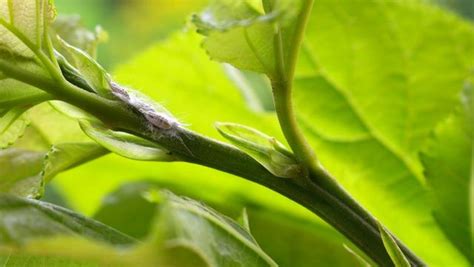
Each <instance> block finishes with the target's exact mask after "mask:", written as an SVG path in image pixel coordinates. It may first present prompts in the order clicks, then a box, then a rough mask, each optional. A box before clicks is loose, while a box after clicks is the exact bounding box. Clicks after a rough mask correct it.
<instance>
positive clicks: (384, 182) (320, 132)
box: [294, 0, 474, 266]
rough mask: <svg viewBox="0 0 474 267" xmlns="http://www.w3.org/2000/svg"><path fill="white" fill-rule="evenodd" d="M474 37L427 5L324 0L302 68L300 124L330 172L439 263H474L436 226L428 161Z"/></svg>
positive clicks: (467, 66)
mask: <svg viewBox="0 0 474 267" xmlns="http://www.w3.org/2000/svg"><path fill="white" fill-rule="evenodd" d="M413 25H417V27H413ZM473 36H474V30H473V28H472V25H470V24H469V23H466V22H464V21H461V20H460V19H458V18H456V17H453V16H451V15H449V14H444V13H443V12H441V11H440V10H437V9H435V8H432V7H429V6H425V5H420V4H414V3H408V2H407V1H370V2H369V1H351V0H337V1H332V0H331V1H329V0H323V1H319V2H318V4H317V6H315V8H314V9H313V12H312V16H311V19H310V21H309V23H308V29H307V33H306V37H305V38H306V39H305V42H304V44H303V48H302V51H301V56H300V59H299V63H298V66H297V70H296V81H295V91H294V106H295V109H296V113H297V118H298V121H299V123H300V125H301V126H302V128H303V130H304V132H305V134H306V137H307V138H309V141H310V143H311V144H312V146H313V148H314V149H315V151H316V154H317V155H318V157H319V159H320V161H321V162H322V165H323V166H324V167H325V168H326V169H327V170H328V171H329V173H331V174H332V176H333V177H335V178H336V179H337V180H338V182H340V183H341V184H342V185H343V187H344V188H346V189H347V190H348V191H349V192H350V193H351V194H352V195H353V196H354V198H355V199H356V200H357V201H359V202H360V203H361V204H362V206H364V207H366V208H367V209H368V210H369V211H370V212H371V213H372V214H374V216H375V217H376V218H378V219H379V220H380V221H381V222H382V223H383V224H384V225H385V226H386V227H387V228H388V229H390V230H391V232H393V233H394V234H395V235H396V236H397V237H399V238H400V239H401V240H402V241H403V242H404V243H405V244H406V245H407V246H408V247H409V248H411V249H412V250H414V252H415V253H416V254H417V255H419V256H420V257H421V258H422V259H423V260H425V261H426V262H427V264H429V265H440V266H450V265H461V266H462V265H467V262H466V260H465V259H464V257H463V256H462V255H461V254H460V253H459V251H457V250H456V248H455V247H454V246H453V245H452V244H450V243H449V242H448V240H447V239H446V237H445V236H444V235H443V233H442V232H441V230H440V228H439V227H438V226H437V225H436V222H435V221H434V220H433V219H432V216H431V211H430V209H429V207H430V202H429V199H428V196H427V191H426V188H424V186H423V183H424V181H425V177H423V173H422V167H421V163H420V161H419V159H418V154H419V152H420V149H421V148H422V146H423V143H424V142H425V141H426V140H427V139H428V138H429V136H430V132H431V131H432V130H433V128H434V127H435V126H436V125H437V123H439V121H440V120H442V119H443V118H444V117H446V116H447V115H448V114H449V113H450V112H451V110H452V109H453V108H454V106H455V105H456V101H457V98H458V94H459V93H460V91H461V89H462V86H463V84H464V81H465V79H466V78H467V77H468V76H469V75H470V72H471V70H472V66H473V65H472V62H471V61H470V60H469V59H466V57H465V55H469V54H473V53H474V40H473ZM453 43H456V44H457V45H456V46H453V45H452V44H453ZM439 73H443V75H439ZM388 210H390V211H391V212H387V211H388ZM425 244H436V245H435V246H433V248H432V249H429V250H427V249H426V247H425Z"/></svg>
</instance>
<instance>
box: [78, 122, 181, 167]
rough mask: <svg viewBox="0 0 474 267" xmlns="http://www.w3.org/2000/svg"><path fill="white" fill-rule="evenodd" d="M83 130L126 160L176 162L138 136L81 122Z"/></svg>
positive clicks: (164, 151) (167, 153)
mask: <svg viewBox="0 0 474 267" xmlns="http://www.w3.org/2000/svg"><path fill="white" fill-rule="evenodd" d="M80 125H81V128H82V130H83V131H84V133H86V135H87V136H89V137H90V138H91V139H92V140H94V141H96V142H97V143H98V144H100V145H102V146H103V147H105V148H107V149H108V150H110V151H112V152H114V153H116V154H118V155H120V156H122V157H126V158H130V159H135V160H143V161H174V160H175V158H174V157H173V156H172V155H171V154H170V153H169V152H168V151H166V150H164V149H162V148H161V147H159V146H157V145H155V144H154V143H152V142H150V141H147V140H145V139H142V138H140V137H138V136H134V135H131V134H127V133H123V132H115V131H112V130H109V129H107V128H106V127H104V126H103V125H100V124H98V123H91V122H87V121H81V122H80Z"/></svg>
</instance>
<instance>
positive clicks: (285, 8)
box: [193, 0, 301, 77]
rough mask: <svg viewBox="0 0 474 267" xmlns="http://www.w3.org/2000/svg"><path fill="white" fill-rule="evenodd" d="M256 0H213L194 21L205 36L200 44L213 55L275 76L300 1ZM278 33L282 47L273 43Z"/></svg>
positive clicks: (290, 42)
mask: <svg viewBox="0 0 474 267" xmlns="http://www.w3.org/2000/svg"><path fill="white" fill-rule="evenodd" d="M259 2H260V1H251V0H245V1H233V0H223V1H222V0H216V1H213V3H212V4H211V5H210V6H209V7H208V8H207V9H206V10H204V11H203V12H201V13H200V14H197V15H195V16H194V17H193V21H194V23H195V25H196V26H197V28H198V31H199V32H200V33H202V34H204V35H205V36H206V38H205V39H204V42H203V46H204V48H205V49H206V51H207V52H208V53H209V55H210V57H211V58H212V59H215V60H217V61H220V62H226V63H229V64H232V65H234V66H235V67H237V68H240V69H246V70H251V71H256V72H262V73H265V74H267V75H268V76H270V77H274V76H276V75H277V74H276V73H277V66H276V59H277V56H281V57H282V60H284V61H285V60H286V59H287V58H286V56H287V51H288V50H289V49H290V46H291V45H292V41H293V40H292V38H293V36H292V35H293V28H294V25H293V20H294V18H295V17H296V15H297V14H298V12H299V9H300V5H301V1H300V0H297V1H289V0H276V1H263V4H261V3H259ZM277 33H280V34H281V36H280V37H282V39H281V40H280V41H281V42H282V46H283V47H282V51H277V49H278V48H277V47H276V46H275V42H276V41H278V39H277V38H279V37H277ZM280 52H283V54H282V55H278V53H280Z"/></svg>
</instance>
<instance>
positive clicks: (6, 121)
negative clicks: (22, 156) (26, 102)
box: [0, 108, 28, 149]
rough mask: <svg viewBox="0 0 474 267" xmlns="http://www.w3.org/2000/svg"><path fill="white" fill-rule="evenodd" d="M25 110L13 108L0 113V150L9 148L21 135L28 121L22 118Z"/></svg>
mask: <svg viewBox="0 0 474 267" xmlns="http://www.w3.org/2000/svg"><path fill="white" fill-rule="evenodd" d="M24 112H25V108H13V109H11V110H7V111H5V112H1V111H0V149H3V148H6V147H9V146H10V145H12V144H13V143H15V141H16V140H17V139H18V138H19V137H20V136H22V135H23V133H24V132H25V129H26V127H27V126H28V120H27V119H25V118H24V117H22V115H23V113H24Z"/></svg>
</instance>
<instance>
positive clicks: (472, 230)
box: [422, 85, 474, 264]
mask: <svg viewBox="0 0 474 267" xmlns="http://www.w3.org/2000/svg"><path fill="white" fill-rule="evenodd" d="M470 90H472V85H471V88H470ZM470 94H471V95H466V97H465V107H459V108H458V109H457V110H456V112H455V113H454V114H452V115H451V116H450V117H448V119H447V120H446V121H444V122H443V123H441V124H440V125H439V126H438V127H437V129H436V131H435V134H434V136H433V138H432V139H431V140H430V141H429V143H428V145H427V147H426V149H424V151H423V153H422V161H423V164H424V167H425V175H426V177H427V182H428V185H429V186H430V188H431V193H432V196H433V199H434V203H435V206H434V211H433V214H434V217H435V219H436V220H437V222H438V223H439V224H440V226H441V227H442V229H443V230H444V232H445V233H446V235H447V236H448V238H449V239H450V240H451V241H452V242H453V243H454V245H455V246H456V247H457V248H458V249H459V250H460V251H461V252H462V253H463V254H464V255H465V256H466V258H467V259H469V261H470V263H471V264H472V263H474V227H473V220H474V210H473V207H474V203H473V199H472V196H473V192H474V188H473V185H474V174H473V170H474V160H473V159H474V141H473V140H474V138H473V134H474V131H473V125H474V121H473V120H472V118H473V117H472V116H473V115H472V114H473V113H472V111H473V110H474V108H473V107H474V102H473V100H472V91H471V92H470Z"/></svg>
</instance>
